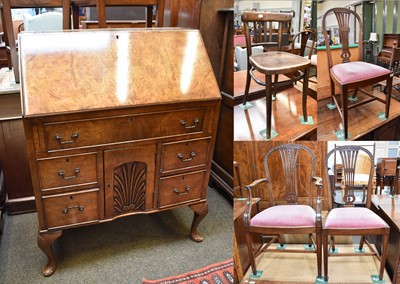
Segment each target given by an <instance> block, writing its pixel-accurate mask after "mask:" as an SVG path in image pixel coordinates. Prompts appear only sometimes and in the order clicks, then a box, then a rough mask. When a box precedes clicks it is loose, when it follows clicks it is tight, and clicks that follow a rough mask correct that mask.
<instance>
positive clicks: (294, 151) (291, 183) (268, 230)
mask: <svg viewBox="0 0 400 284" xmlns="http://www.w3.org/2000/svg"><path fill="white" fill-rule="evenodd" d="M277 152H279V154H280V157H281V161H282V166H283V171H284V175H285V183H286V195H285V200H286V201H287V205H288V206H290V205H296V204H298V198H299V195H298V190H299V184H298V183H299V182H300V178H301V173H300V172H301V169H300V168H301V166H300V163H299V156H300V153H302V154H305V155H308V157H309V161H311V163H310V168H311V171H310V178H309V180H308V181H307V180H305V181H306V182H307V183H309V188H308V193H309V198H308V204H307V205H310V206H311V207H313V204H314V194H313V184H314V185H315V187H316V189H317V195H316V197H315V208H316V210H315V211H316V220H315V226H311V227H307V226H302V227H263V226H252V225H251V223H250V222H251V219H252V216H251V207H252V206H251V205H252V195H253V194H252V191H253V190H254V189H255V188H259V187H260V185H261V184H262V183H266V184H267V189H268V197H269V205H270V207H272V206H275V201H274V193H273V188H272V184H271V182H272V181H271V174H270V170H269V169H270V166H269V165H268V164H269V162H268V161H269V158H270V156H271V155H273V154H274V153H277ZM275 155H276V154H275ZM315 160H316V158H315V156H314V154H313V152H312V151H311V150H310V149H309V148H307V147H306V146H304V145H300V144H283V145H279V146H276V147H274V148H272V149H271V150H270V151H269V152H268V153H267V154H266V156H265V158H264V168H265V172H266V177H265V178H261V179H257V180H255V181H254V182H252V183H251V184H249V185H247V186H245V190H246V191H247V192H248V194H247V203H246V210H245V213H244V216H243V220H244V224H245V232H246V241H247V249H248V254H249V258H250V264H251V269H252V274H253V275H256V274H257V266H256V261H255V258H256V257H257V256H258V255H259V254H260V253H262V252H267V251H270V250H269V249H268V247H269V246H270V245H271V244H273V243H274V242H276V241H278V242H279V244H280V245H281V246H283V245H284V238H283V235H284V234H308V236H309V241H308V245H309V247H312V246H313V245H314V248H315V249H314V250H300V249H290V250H289V249H288V250H285V251H284V252H293V253H316V254H317V269H318V277H321V276H322V214H321V212H322V211H321V210H322V204H321V197H320V196H321V192H322V179H321V178H320V177H315V176H314V172H315ZM274 161H275V162H276V160H274ZM303 176H304V173H303ZM253 234H258V235H264V236H267V235H269V236H273V237H272V239H271V240H270V241H269V242H268V243H266V244H264V245H263V246H261V248H260V249H259V250H258V251H257V252H254V249H253ZM312 234H316V241H315V240H314V238H313V236H312ZM273 251H274V252H279V251H281V250H275V249H274V250H273ZM282 252H283V251H282Z"/></svg>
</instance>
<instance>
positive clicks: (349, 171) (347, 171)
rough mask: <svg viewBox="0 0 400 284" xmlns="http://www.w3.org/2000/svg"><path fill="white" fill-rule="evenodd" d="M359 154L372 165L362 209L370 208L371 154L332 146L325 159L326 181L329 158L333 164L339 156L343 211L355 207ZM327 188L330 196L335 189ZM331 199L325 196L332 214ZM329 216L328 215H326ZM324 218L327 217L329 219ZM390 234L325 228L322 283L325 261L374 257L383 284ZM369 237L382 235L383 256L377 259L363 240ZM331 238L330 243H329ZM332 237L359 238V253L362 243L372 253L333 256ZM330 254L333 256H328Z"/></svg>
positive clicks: (371, 169) (362, 149)
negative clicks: (332, 157) (329, 258)
mask: <svg viewBox="0 0 400 284" xmlns="http://www.w3.org/2000/svg"><path fill="white" fill-rule="evenodd" d="M360 153H364V154H366V155H367V156H368V157H369V159H370V161H371V163H370V164H371V165H370V167H369V182H368V187H367V196H366V201H365V207H366V208H368V209H370V208H371V193H372V180H373V175H374V156H373V155H372V154H371V152H370V151H369V150H368V149H366V148H365V147H363V146H359V145H357V146H356V145H347V146H335V148H334V149H332V150H331V151H330V152H329V153H328V154H327V155H326V157H325V161H324V166H325V173H326V176H325V178H327V179H329V176H328V170H329V162H328V161H329V158H330V157H331V156H332V155H334V157H335V161H336V155H339V156H340V158H341V160H342V165H343V178H342V191H343V192H344V194H343V202H344V207H354V206H355V201H356V198H355V195H354V190H355V187H354V178H355V171H356V166H357V162H358V161H357V158H358V156H359V154H360ZM328 187H329V189H330V191H329V192H332V190H334V188H331V185H330V183H328ZM332 204H333V200H332V195H331V194H328V210H329V211H331V210H332ZM328 216H329V213H328ZM328 216H327V217H328ZM389 233H390V227H389V226H387V228H351V229H346V228H329V229H328V228H326V227H325V225H324V227H323V229H322V234H323V254H324V278H325V281H328V257H332V256H336V257H337V256H355V255H356V256H371V255H373V256H376V257H377V258H378V259H380V261H381V263H380V268H379V280H382V277H383V272H384V269H385V262H386V256H387V245H388V241H389ZM368 235H381V236H382V252H381V256H379V253H378V251H377V250H376V249H375V248H374V247H373V246H372V245H371V244H370V243H369V241H368V240H367V239H366V236H368ZM329 236H330V243H329V240H328V239H329ZM335 236H361V239H360V243H359V246H358V249H359V250H360V251H361V250H362V249H363V246H364V243H365V244H366V245H367V246H368V247H369V249H370V251H371V252H364V253H357V252H354V253H337V252H335V249H336V244H335V239H334V237H335ZM331 252H332V253H331Z"/></svg>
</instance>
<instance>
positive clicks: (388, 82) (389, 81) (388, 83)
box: [385, 77, 393, 118]
mask: <svg viewBox="0 0 400 284" xmlns="http://www.w3.org/2000/svg"><path fill="white" fill-rule="evenodd" d="M392 83H393V77H389V78H388V79H387V80H386V103H385V117H386V118H388V117H389V109H390V98H391V96H392Z"/></svg>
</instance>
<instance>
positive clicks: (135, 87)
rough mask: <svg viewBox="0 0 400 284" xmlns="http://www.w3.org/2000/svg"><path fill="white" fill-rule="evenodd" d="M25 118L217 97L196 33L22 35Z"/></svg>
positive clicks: (22, 79)
mask: <svg viewBox="0 0 400 284" xmlns="http://www.w3.org/2000/svg"><path fill="white" fill-rule="evenodd" d="M19 47H20V60H21V61H20V62H21V91H22V108H23V110H22V112H23V116H24V117H30V116H43V115H52V114H59V113H75V112H85V111H91V110H101V109H112V108H126V107H130V106H146V105H158V104H170V103H180V102H191V101H199V100H212V99H219V98H220V92H219V88H218V85H217V82H216V79H215V76H214V73H213V69H212V67H211V64H210V61H209V58H208V55H207V52H206V49H205V47H204V44H203V41H202V39H201V36H200V33H199V32H198V31H197V30H183V29H136V30H134V29H129V30H97V31H80V32H71V31H66V32H49V33H22V34H21V35H20V39H19Z"/></svg>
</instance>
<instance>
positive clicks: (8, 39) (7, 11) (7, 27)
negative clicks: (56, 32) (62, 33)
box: [0, 0, 71, 83]
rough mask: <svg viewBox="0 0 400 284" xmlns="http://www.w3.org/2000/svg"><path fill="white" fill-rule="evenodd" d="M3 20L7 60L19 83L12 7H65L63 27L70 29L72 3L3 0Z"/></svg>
mask: <svg viewBox="0 0 400 284" xmlns="http://www.w3.org/2000/svg"><path fill="white" fill-rule="evenodd" d="M0 2H1V7H0V13H1V20H2V24H3V28H4V41H5V45H6V50H7V60H8V61H9V62H10V63H11V64H9V66H12V67H13V69H14V78H15V82H16V83H19V81H20V78H19V62H18V53H17V44H16V38H15V36H14V27H13V21H12V15H11V9H19V8H62V9H63V29H70V27H71V17H70V12H69V11H70V8H69V6H70V3H69V0H30V1H28V0H1V1H0Z"/></svg>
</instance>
